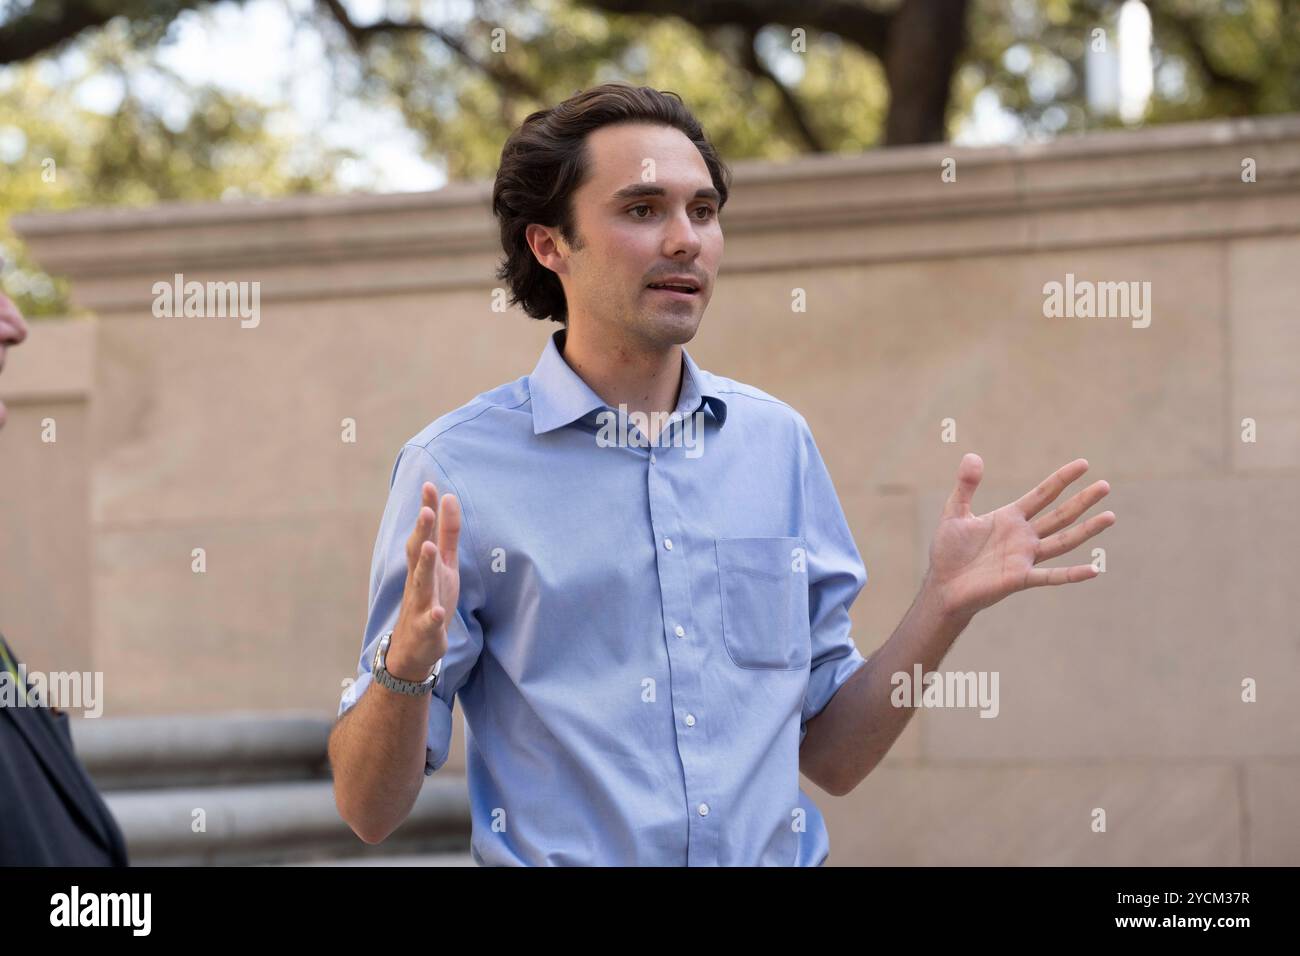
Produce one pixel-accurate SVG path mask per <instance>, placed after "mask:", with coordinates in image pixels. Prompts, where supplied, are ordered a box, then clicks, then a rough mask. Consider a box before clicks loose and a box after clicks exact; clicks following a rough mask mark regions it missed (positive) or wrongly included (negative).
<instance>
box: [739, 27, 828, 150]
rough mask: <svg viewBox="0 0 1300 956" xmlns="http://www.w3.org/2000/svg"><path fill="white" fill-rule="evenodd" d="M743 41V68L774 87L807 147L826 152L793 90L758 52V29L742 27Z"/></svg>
mask: <svg viewBox="0 0 1300 956" xmlns="http://www.w3.org/2000/svg"><path fill="white" fill-rule="evenodd" d="M743 29H744V31H745V33H744V42H743V43H741V45H740V51H741V62H742V64H743V65H744V67H745V69H747V70H749V72H750V73H752V74H754V75H755V76H757V77H760V78H762V79H764V80H767V81H768V82H769V83H771V84H772V85H773V86H775V87H776V91H777V93H778V94H779V95H780V97H781V102H782V103H784V104H785V109H786V114H787V115H788V116H789V117H790V120H791V122H793V123H794V126H795V129H796V130H798V132H799V135H800V136H801V137H802V138H803V140H804V142H805V143H807V144H808V148H809V149H810V150H811V151H812V152H814V153H824V152H826V144H825V143H823V142H822V141H821V137H819V136H818V135H817V131H816V130H814V129H813V128H812V123H811V122H810V121H809V119H808V114H807V111H806V110H805V109H804V108H803V104H802V103H800V102H799V99H798V97H796V96H795V95H794V91H793V90H791V89H790V88H789V87H788V86H786V85H785V84H784V83H782V82H781V80H780V79H779V78H778V77H777V76H776V74H775V73H773V72H772V71H771V70H769V69H768V67H767V64H766V63H764V62H763V58H762V57H761V56H759V53H758V30H757V29H755V28H754V27H744V28H743Z"/></svg>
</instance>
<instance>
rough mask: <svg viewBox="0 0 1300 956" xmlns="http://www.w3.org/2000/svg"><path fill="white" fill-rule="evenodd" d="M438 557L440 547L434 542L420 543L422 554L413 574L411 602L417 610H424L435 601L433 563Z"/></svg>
mask: <svg viewBox="0 0 1300 956" xmlns="http://www.w3.org/2000/svg"><path fill="white" fill-rule="evenodd" d="M437 558H438V549H437V548H436V547H434V546H433V544H432V542H429V541H424V542H422V543H421V544H420V556H419V558H418V560H417V561H416V563H415V571H414V573H412V575H411V580H410V589H411V602H412V605H413V606H414V608H415V609H416V610H417V611H422V610H423V609H424V608H427V607H429V605H431V604H432V603H433V563H434V561H436V560H437Z"/></svg>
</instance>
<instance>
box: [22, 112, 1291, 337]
mask: <svg viewBox="0 0 1300 956" xmlns="http://www.w3.org/2000/svg"><path fill="white" fill-rule="evenodd" d="M1248 156H1249V157H1251V158H1253V159H1254V160H1255V161H1256V163H1257V164H1258V181H1257V182H1255V183H1250V184H1246V183H1243V182H1242V181H1241V162H1242V160H1243V159H1244V158H1246V157H1248ZM948 158H951V159H953V160H955V162H956V170H957V181H956V182H950V183H945V182H943V181H942V180H941V177H940V170H941V164H942V163H943V162H944V160H946V159H948ZM732 166H733V170H734V172H735V179H734V183H733V193H732V199H731V201H730V202H729V203H728V206H727V209H726V211H725V212H724V213H723V220H724V223H725V226H726V229H727V237H728V240H729V243H728V261H727V269H728V271H750V270H759V269H770V268H773V267H781V266H789V265H802V264H809V263H812V264H816V263H843V262H845V261H858V262H863V263H868V262H872V261H886V260H897V259H900V258H933V257H940V256H963V255H992V254H1006V253H1012V252H1016V251H1028V250H1036V249H1044V248H1058V247H1059V248H1067V247H1077V246H1087V245H1098V244H1108V245H1115V244H1121V245H1122V244H1135V243H1146V242H1154V241H1165V240H1169V241H1186V240H1195V239H1204V238H1211V237H1223V236H1232V235H1251V234H1270V233H1276V232H1288V231H1290V232H1294V231H1296V230H1297V229H1300V115H1294V114H1288V115H1280V116H1270V117H1252V118H1247V119H1234V120H1222V121H1212V122H1203V123H1192V124H1181V125H1171V126H1161V127H1152V128H1149V129H1142V130H1136V131H1106V132H1101V133H1093V134H1088V135H1084V136H1071V137H1063V138H1060V139H1057V140H1054V141H1051V142H1046V143H1033V144H1025V145H1017V146H998V147H958V146H954V145H952V144H945V143H940V144H933V145H926V146H917V147H904V148H895V149H888V150H877V151H872V152H868V153H863V154H859V155H852V156H809V157H801V158H799V159H796V160H794V161H791V162H787V163H772V162H766V161H739V162H736V163H734V164H732ZM490 201H491V182H490V181H486V180H485V181H476V182H468V183H453V184H450V185H448V186H447V187H446V188H444V189H441V190H437V191H434V192H426V193H404V194H385V195H369V194H366V195H344V196H307V197H291V198H286V199H278V200H270V201H239V202H224V203H223V202H212V203H165V204H160V205H157V206H154V207H149V208H143V209H120V208H114V209H85V210H76V211H71V212H61V213H48V214H31V215H23V216H17V217H14V219H13V220H12V224H13V226H14V228H15V229H16V231H17V232H18V233H19V234H20V235H21V236H22V237H23V238H24V239H25V240H26V241H27V243H28V244H29V246H30V248H31V249H32V251H33V253H34V255H35V256H36V257H37V259H38V261H40V262H41V264H42V265H43V267H44V268H46V269H47V270H48V271H50V272H52V273H56V274H59V275H64V276H67V277H69V278H70V279H72V280H73V281H74V284H75V287H76V289H77V297H78V300H79V302H81V303H82V304H83V305H85V306H86V307H88V308H91V309H95V310H98V311H101V312H104V311H107V312H113V311H123V310H132V309H134V308H136V307H138V305H139V303H140V302H142V301H148V299H149V295H148V285H151V284H152V282H153V281H155V280H157V279H159V278H170V276H171V275H172V274H173V273H175V272H183V273H185V274H186V276H187V278H188V277H189V276H196V277H199V278H204V277H206V278H216V277H231V276H236V277H241V278H244V277H248V278H259V279H261V280H262V281H263V286H264V293H263V294H264V295H265V296H267V297H269V298H272V299H274V298H282V299H292V298H296V297H299V296H301V295H304V294H308V292H309V287H310V286H311V284H313V283H314V284H315V287H316V289H317V290H318V289H319V286H320V283H322V282H324V283H326V284H327V285H329V286H331V291H334V292H336V293H337V294H339V295H365V294H368V293H369V292H370V291H373V290H375V289H377V288H379V286H380V285H382V286H383V287H384V288H386V289H388V290H392V289H393V288H394V287H397V288H402V289H410V290H412V291H415V290H423V289H430V288H446V287H448V286H465V287H467V288H468V287H472V288H482V287H485V286H490V285H492V284H494V280H493V279H492V272H493V269H494V267H495V265H496V263H497V262H498V261H499V259H500V248H499V244H498V243H499V240H498V234H497V229H496V223H495V221H494V220H493V219H492V217H491V213H490ZM864 225H868V226H870V227H872V228H870V229H869V230H867V239H866V241H863V238H862V235H863V233H862V227H863V226H864ZM791 233H798V240H797V241H796V242H792V241H790V234H791ZM850 233H852V234H855V235H856V239H855V241H854V242H852V244H850V245H846V244H845V241H844V240H845V237H846V236H847V235H848V234H850ZM377 264H382V265H383V268H382V269H377V268H375V266H376V265H377ZM323 267H324V268H323ZM142 279H148V280H149V283H148V284H146V285H144V286H143V288H142V283H141V280H142ZM313 294H314V293H313Z"/></svg>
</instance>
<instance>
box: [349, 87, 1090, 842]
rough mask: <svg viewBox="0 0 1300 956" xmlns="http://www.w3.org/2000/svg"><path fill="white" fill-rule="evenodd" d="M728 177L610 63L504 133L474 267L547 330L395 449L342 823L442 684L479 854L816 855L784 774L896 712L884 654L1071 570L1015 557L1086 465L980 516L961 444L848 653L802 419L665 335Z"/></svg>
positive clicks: (698, 263)
mask: <svg viewBox="0 0 1300 956" xmlns="http://www.w3.org/2000/svg"><path fill="white" fill-rule="evenodd" d="M728 179H729V176H728V171H727V169H726V167H725V166H724V165H723V164H722V163H721V161H720V160H719V159H718V157H717V154H716V153H715V151H714V149H713V147H712V146H711V145H710V144H709V142H708V140H707V139H706V138H705V136H704V133H703V131H702V130H701V128H700V125H699V124H698V123H697V122H696V120H695V119H694V118H693V117H692V116H691V114H690V113H689V112H688V111H687V110H686V109H685V107H684V106H683V105H682V103H681V101H680V100H679V99H677V98H675V97H674V96H673V95H665V94H663V93H660V92H658V91H655V90H651V89H646V88H635V87H630V86H625V85H622V84H611V85H606V86H601V87H597V88H595V89H591V90H588V91H586V92H583V93H580V94H578V95H575V96H574V97H572V98H571V99H569V100H567V101H566V102H564V103H561V104H560V105H559V106H556V107H555V108H554V109H551V110H545V111H540V112H537V113H534V114H533V115H531V116H529V117H528V119H527V120H526V121H525V122H524V124H523V125H522V126H521V127H520V129H519V130H517V131H516V132H515V133H514V134H513V135H512V136H511V137H510V139H509V141H508V142H507V143H506V145H505V148H504V150H503V151H502V157H501V167H500V170H499V172H498V175H497V180H496V186H495V190H494V194H493V206H494V212H495V214H496V215H497V217H498V218H499V219H500V225H501V237H502V243H503V246H504V248H505V253H506V258H505V261H504V264H503V266H502V268H501V271H500V273H499V277H500V278H502V279H505V280H507V281H508V283H509V286H510V289H511V291H512V293H513V298H512V302H518V303H521V304H522V306H523V308H524V310H525V312H527V313H528V314H529V315H530V316H532V317H533V318H536V319H545V318H550V319H552V320H555V321H558V322H560V323H562V325H563V326H564V328H562V329H560V330H559V331H557V332H556V333H555V334H554V335H553V336H552V338H551V340H550V342H549V343H548V344H547V346H546V349H545V351H544V352H543V354H542V356H541V359H540V360H539V361H538V363H537V366H536V368H535V369H534V370H533V372H532V373H531V374H530V375H527V376H525V377H523V378H520V379H518V380H516V381H514V382H511V383H509V384H506V385H502V386H500V387H499V388H496V389H493V390H492V391H489V392H486V393H484V394H481V395H479V396H478V397H476V398H475V399H474V400H473V401H471V402H470V403H469V404H467V405H465V406H463V407H462V408H459V409H457V410H456V411H454V412H451V413H450V414H448V415H445V416H443V417H442V418H439V419H438V420H437V421H435V422H433V423H432V424H431V425H429V426H428V427H427V428H425V429H424V430H423V431H422V432H420V433H419V434H418V435H416V436H415V437H413V438H412V439H411V440H410V441H409V442H407V444H406V446H405V447H404V448H402V450H401V452H400V454H399V455H398V457H397V461H396V465H395V467H394V470H393V475H392V481H391V492H390V495H389V498H388V504H387V507H386V508H385V511H384V517H383V521H382V524H381V526H380V530H379V535H378V539H377V541H376V544H375V551H374V557H373V565H372V572H371V580H370V612H369V620H368V622H367V625H366V632H365V637H364V640H363V648H362V652H361V658H360V666H359V670H358V677H359V679H358V680H357V681H356V683H355V684H354V685H353V686H352V687H351V688H350V689H349V690H348V691H347V692H346V693H345V694H344V695H343V700H342V702H341V705H340V708H339V710H340V717H341V719H340V721H339V722H338V724H337V726H336V727H335V730H334V732H333V734H332V738H331V741H330V756H331V759H332V762H333V766H334V773H335V796H336V800H337V803H338V807H339V811H340V813H341V815H342V816H343V818H344V819H345V820H346V821H347V822H348V823H349V825H351V826H352V828H353V830H355V831H356V833H357V834H358V835H359V836H360V837H361V838H362V839H363V840H365V841H367V842H369V843H377V842H379V841H381V840H383V839H384V838H385V837H386V836H387V835H388V834H390V833H391V832H392V831H393V829H394V828H395V827H397V826H398V824H399V823H401V821H402V820H403V819H405V817H406V815H407V814H408V813H409V812H410V809H411V806H412V804H413V802H414V800H415V798H416V795H417V793H418V792H419V789H420V785H421V783H422V780H423V777H422V774H421V771H423V772H424V774H431V773H433V772H434V771H435V770H437V769H438V768H439V767H441V766H442V764H443V763H444V762H445V761H446V759H447V754H448V749H449V747H450V740H451V714H452V704H453V701H454V699H455V698H456V697H457V696H458V695H459V697H460V700H461V703H462V706H463V708H464V712H465V720H466V741H467V750H468V767H467V774H468V784H469V790H470V802H471V810H472V817H473V838H472V845H471V852H472V854H473V856H474V858H475V860H477V861H478V862H479V863H482V864H506V865H519V864H538V865H554V864H577V865H670V866H680V865H691V866H710V865H800V866H813V865H820V864H821V863H823V862H824V861H825V860H826V858H827V854H828V852H829V843H828V839H827V834H826V828H825V825H824V824H823V821H822V818H821V815H820V813H819V812H818V809H817V807H816V805H815V804H814V803H813V802H812V801H811V800H809V799H808V797H807V796H806V795H805V794H804V793H803V792H802V790H801V789H800V788H799V779H798V778H799V773H800V771H802V772H803V773H804V774H806V775H807V776H808V777H809V779H811V780H813V781H814V782H815V783H817V784H818V786H821V787H823V788H824V789H826V790H827V791H828V792H830V793H832V794H837V795H839V794H845V793H848V792H849V791H850V790H852V789H853V788H854V787H855V786H856V785H857V784H858V782H859V781H861V780H862V778H863V777H865V776H866V774H867V773H868V772H870V770H871V769H872V768H873V767H874V766H875V765H876V764H877V762H879V760H880V759H881V757H883V756H884V754H885V753H886V751H888V749H889V747H890V746H891V745H892V744H893V742H894V741H895V740H896V739H897V737H898V735H899V733H900V732H901V731H902V729H903V726H904V725H905V724H906V722H907V719H908V717H909V716H910V715H911V709H910V708H895V707H893V706H892V705H891V703H890V693H891V690H892V686H891V683H890V675H891V674H893V673H894V672H896V671H906V672H908V673H909V674H910V673H911V669H912V666H913V664H915V663H920V664H921V665H922V666H923V667H924V668H925V670H927V671H929V670H932V669H934V667H935V666H936V665H937V664H938V663H939V661H940V659H941V658H942V657H943V656H944V653H945V652H946V651H947V649H948V647H949V646H950V645H951V644H952V642H953V641H954V640H955V638H956V636H957V635H958V633H960V631H961V630H962V629H963V628H964V627H965V625H966V623H967V622H969V620H970V618H971V617H972V616H973V615H974V614H975V612H976V611H978V610H979V609H980V608H982V607H987V606H988V605H990V604H992V603H994V602H995V601H997V600H1000V599H1001V598H1002V597H1004V596H1005V595H1007V594H1009V593H1011V592H1013V591H1016V590H1020V589H1022V588H1025V587H1031V586H1035V585H1040V584H1060V583H1065V582H1067V581H1081V580H1086V579H1088V578H1090V577H1093V576H1094V575H1095V574H1096V572H1095V571H1094V570H1093V569H1092V567H1091V566H1089V565H1082V566H1077V567H1073V568H1068V569H1067V568H1057V569H1052V570H1050V571H1049V570H1046V569H1038V568H1035V567H1034V565H1035V564H1037V563H1038V562H1040V561H1043V560H1046V559H1048V558H1051V557H1055V556H1056V555H1059V554H1063V553H1065V552H1066V551H1069V550H1070V549H1072V548H1074V547H1075V546H1077V545H1078V544H1079V543H1081V542H1082V541H1084V540H1086V539H1087V538H1090V537H1092V535H1094V534H1096V533H1097V532H1098V531H1100V530H1102V529H1103V528H1104V527H1107V526H1108V525H1109V524H1110V523H1112V522H1113V520H1114V516H1113V515H1112V514H1111V513H1110V512H1106V513H1105V514H1103V515H1099V516H1097V517H1095V518H1093V519H1091V520H1090V521H1088V522H1087V523H1085V524H1084V525H1081V526H1078V527H1074V528H1069V530H1064V529H1067V528H1068V526H1069V525H1070V524H1071V523H1072V522H1073V521H1074V519H1075V518H1077V517H1078V516H1079V515H1081V514H1082V513H1083V512H1084V511H1085V510H1086V509H1087V508H1088V507H1089V506H1090V505H1091V504H1092V503H1094V502H1095V501H1097V500H1099V499H1100V498H1101V497H1102V496H1104V495H1105V494H1106V492H1107V490H1108V489H1107V488H1106V486H1105V483H1104V482H1098V483H1096V484H1094V485H1093V486H1092V487H1090V488H1088V489H1087V490H1085V491H1083V492H1080V493H1079V494H1078V495H1076V496H1075V497H1074V498H1072V499H1071V500H1070V501H1068V502H1067V503H1065V504H1064V505H1062V506H1061V507H1060V508H1057V509H1056V510H1054V511H1053V512H1051V513H1050V514H1046V515H1043V516H1041V517H1039V518H1037V519H1036V520H1031V519H1034V516H1035V515H1036V514H1038V512H1040V511H1041V510H1042V509H1043V508H1044V507H1045V506H1046V505H1047V504H1048V503H1050V502H1051V501H1052V500H1054V499H1055V498H1056V497H1057V495H1059V494H1060V492H1061V491H1062V489H1064V488H1065V487H1066V485H1068V484H1069V483H1070V482H1071V481H1073V480H1074V479H1075V478H1077V477H1078V476H1079V475H1081V474H1082V473H1083V471H1084V469H1086V467H1087V463H1086V462H1085V461H1083V460H1082V459H1080V460H1078V461H1075V462H1072V463H1070V464H1069V465H1066V466H1064V467H1063V468H1062V469H1060V470H1059V471H1058V472H1056V473H1055V474H1054V475H1052V476H1050V477H1049V478H1048V479H1046V480H1045V481H1044V482H1043V483H1042V484H1041V485H1040V486H1039V487H1037V488H1035V489H1034V490H1033V491H1031V492H1029V493H1028V494H1027V495H1025V496H1024V497H1023V498H1022V499H1020V500H1019V501H1017V502H1015V503H1013V504H1011V505H1007V506H1006V507H1004V508H1002V509H999V510H998V511H996V512H993V513H991V514H988V515H984V516H980V517H976V516H974V515H973V514H972V513H971V511H970V508H969V504H970V501H971V496H972V495H973V493H974V491H975V488H976V486H977V485H978V483H979V480H980V475H981V470H982V463H981V461H980V459H979V457H978V456H976V455H967V456H966V457H965V458H963V460H962V463H961V466H960V469H959V472H958V483H957V488H956V490H955V491H954V492H953V494H952V497H951V498H950V499H949V501H948V504H947V507H946V508H945V511H944V513H943V517H942V520H941V523H940V526H939V530H938V531H937V533H936V535H935V540H934V543H933V545H932V548H931V561H930V568H929V571H928V572H927V574H926V576H925V580H924V582H923V584H922V587H921V590H920V593H919V594H918V596H917V599H916V601H915V602H914V604H913V605H912V607H911V609H910V610H909V611H908V613H907V615H906V616H905V617H904V619H903V621H902V623H901V624H900V625H899V627H898V629H897V630H896V631H895V633H894V634H893V636H892V637H891V638H890V640H889V641H888V642H887V643H886V644H885V645H884V646H882V647H881V648H880V649H879V650H877V651H876V652H875V653H874V654H873V655H872V656H871V659H870V660H864V658H863V657H862V655H861V654H860V653H859V652H858V651H857V649H856V648H855V646H854V643H853V640H852V638H851V637H850V634H849V626H850V620H849V614H848V610H849V607H850V605H851V604H852V603H853V600H854V599H855V598H856V596H857V594H858V592H859V591H860V590H861V588H862V586H863V585H864V584H865V583H866V578H867V575H866V570H865V568H864V567H863V564H862V560H861V557H860V556H859V554H858V551H857V548H856V547H855V545H854V542H853V537H852V535H851V533H850V530H849V527H848V523H847V521H846V520H845V517H844V514H843V511H842V510H841V508H840V505H839V502H838V500H837V498H836V494H835V490H834V487H833V486H832V483H831V479H830V476H829V474H828V473H827V470H826V467H825V465H824V464H823V462H822V458H821V455H820V454H819V452H818V449H817V446H816V444H815V443H814V441H813V437H812V434H811V432H810V431H809V428H808V424H807V422H806V421H805V420H804V419H803V417H802V416H801V415H799V413H798V412H796V411H795V410H794V409H792V408H791V407H790V406H789V405H786V404H785V403H784V402H781V401H780V400H778V399H776V398H773V397H772V396H771V395H768V394H766V393H764V392H762V391H760V390H758V389H756V388H753V387H751V386H749V385H745V384H742V383H740V382H736V381H733V380H731V379H727V378H723V377H721V376H717V375H713V374H711V373H709V372H706V371H704V370H702V369H700V368H699V367H698V366H697V365H696V364H695V362H694V361H693V360H692V359H691V357H690V355H689V354H688V353H687V352H686V350H685V349H684V348H683V347H682V346H683V345H684V343H686V342H689V341H690V340H691V339H692V338H693V337H694V335H695V333H696V330H697V329H698V328H699V324H700V321H701V319H702V318H703V316H704V310H705V308H706V307H707V305H708V302H709V298H710V296H711V295H712V292H713V287H714V282H715V280H716V278H717V274H718V267H719V264H720V263H721V260H722V247H723V237H722V227H721V225H720V224H719V221H718V213H719V211H720V210H721V208H722V206H723V204H724V203H725V202H726V200H727V194H728V186H729V183H728ZM673 287H676V288H677V289H680V290H681V291H673ZM670 413H671V414H675V416H676V418H675V419H674V420H670V421H669V422H667V423H666V424H665V422H664V419H663V417H662V416H665V415H667V414H670ZM661 433H662V434H661ZM440 493H441V497H439V495H440ZM435 512H436V514H435ZM435 665H437V666H436V669H435Z"/></svg>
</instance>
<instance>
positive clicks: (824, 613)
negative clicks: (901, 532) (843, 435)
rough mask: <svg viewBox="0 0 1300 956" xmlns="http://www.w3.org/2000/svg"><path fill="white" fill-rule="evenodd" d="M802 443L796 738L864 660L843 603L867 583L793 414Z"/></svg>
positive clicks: (815, 455) (817, 459) (826, 477)
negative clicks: (807, 653) (803, 638)
mask: <svg viewBox="0 0 1300 956" xmlns="http://www.w3.org/2000/svg"><path fill="white" fill-rule="evenodd" d="M799 424H800V431H801V434H802V439H803V449H802V454H801V455H800V458H801V460H802V467H803V494H804V536H805V539H806V541H807V545H808V553H807V566H808V622H809V626H810V630H811V633H812V662H811V672H810V674H809V677H808V689H807V690H806V691H805V693H804V701H803V710H802V712H801V714H800V717H799V743H801V744H802V743H803V739H804V737H805V736H806V735H807V733H808V728H807V724H808V721H810V720H812V718H814V717H816V716H817V715H818V714H819V713H821V711H822V709H823V708H824V707H825V706H826V705H827V704H828V703H830V700H831V698H832V697H834V696H835V692H836V691H838V690H839V689H840V688H841V687H842V686H843V685H844V682H845V681H847V680H848V679H849V677H851V676H852V675H853V672H854V671H856V670H857V669H858V668H859V667H861V666H862V664H863V663H865V661H866V658H864V657H863V656H862V654H861V653H860V652H859V651H858V649H857V646H856V645H855V644H854V642H853V637H852V635H851V634H850V631H851V629H852V622H851V621H850V619H849V608H850V607H851V606H852V605H853V602H854V601H855V600H856V599H857V596H858V593H859V592H860V591H861V590H862V588H863V587H864V586H865V585H866V583H867V569H866V566H865V565H864V564H863V563H862V556H861V555H860V554H859V553H858V549H857V546H856V545H855V544H854V543H853V534H852V532H851V531H850V530H849V523H848V520H847V519H846V518H845V517H844V510H843V509H842V508H841V507H840V502H839V497H838V496H837V495H836V494H835V486H834V484H833V483H832V482H831V476H830V473H829V472H828V471H827V469H826V463H825V462H824V461H822V456H821V453H820V452H819V451H818V449H817V443H816V442H815V441H814V440H813V436H812V431H811V429H809V427H808V423H807V421H805V420H804V418H803V417H802V416H800V417H799Z"/></svg>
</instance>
